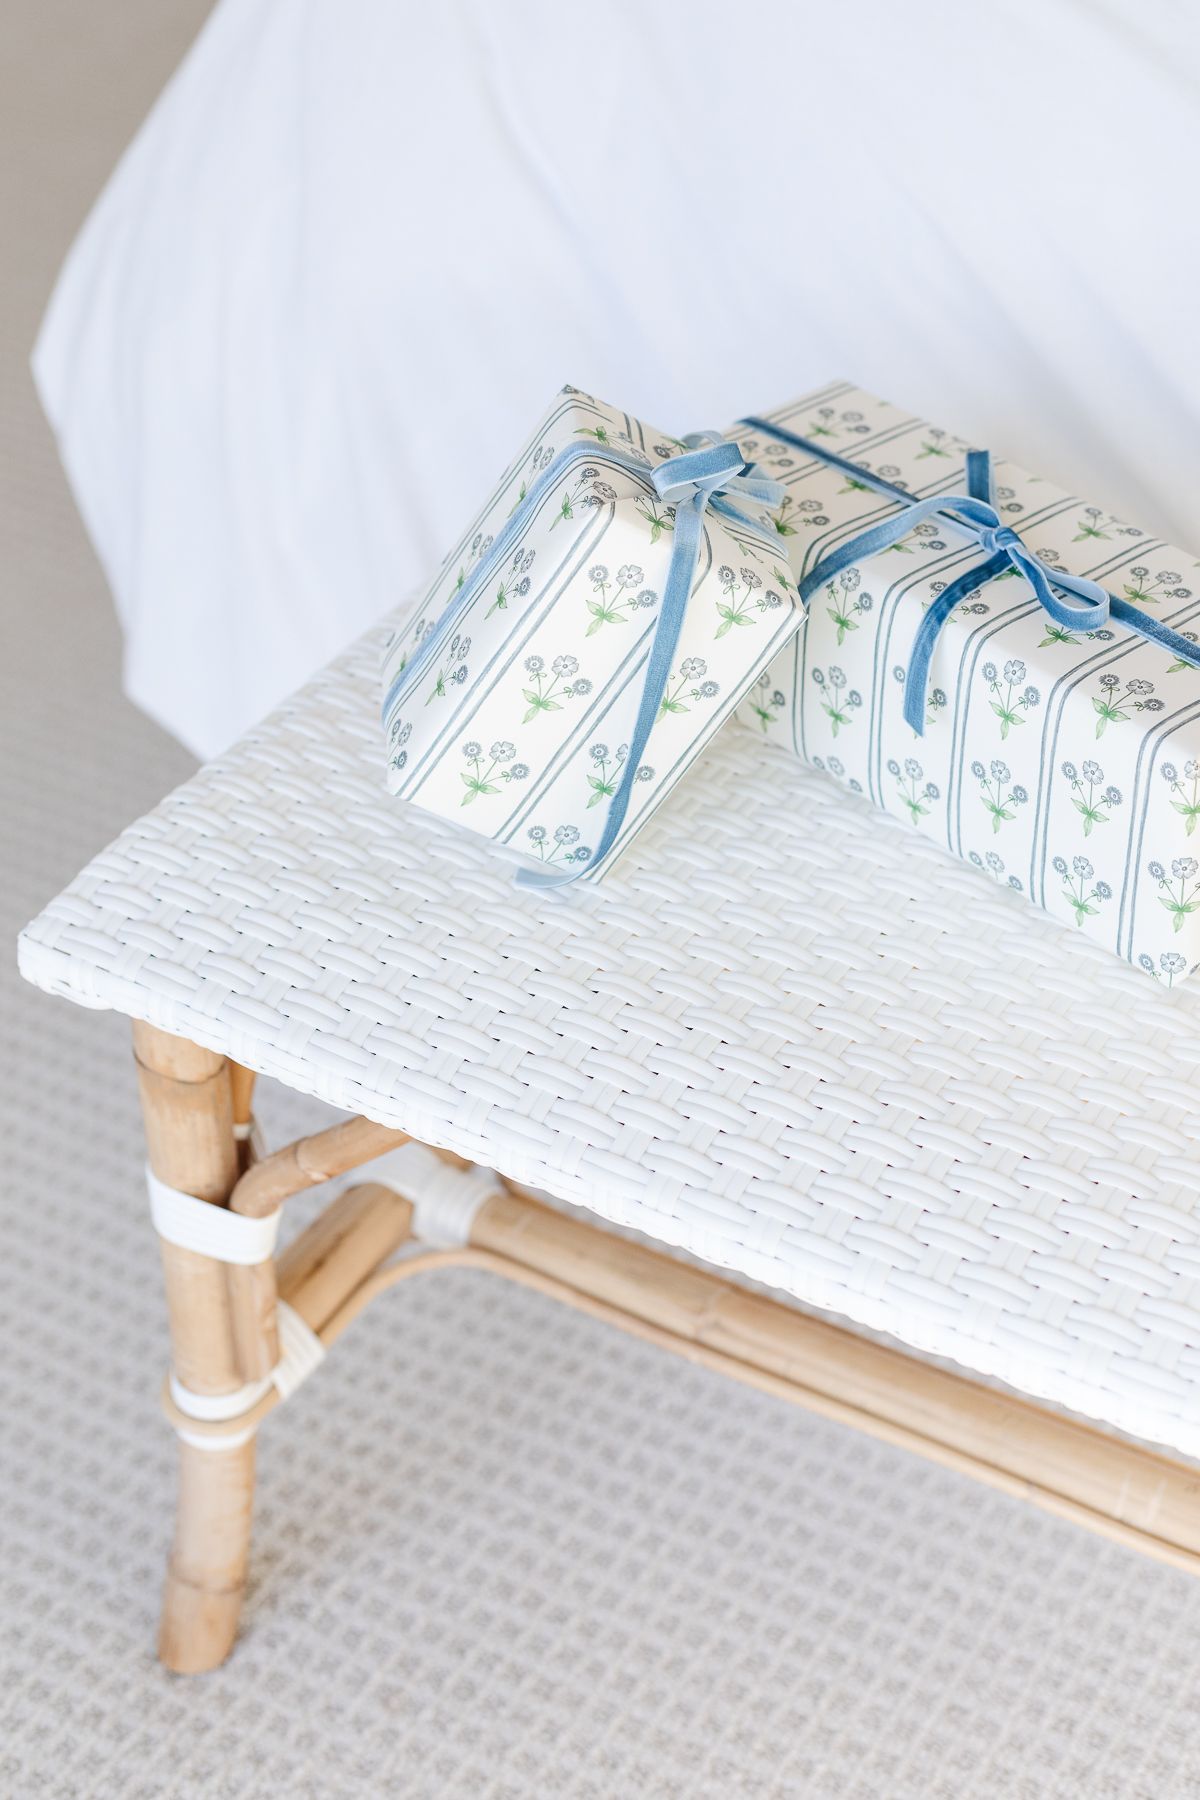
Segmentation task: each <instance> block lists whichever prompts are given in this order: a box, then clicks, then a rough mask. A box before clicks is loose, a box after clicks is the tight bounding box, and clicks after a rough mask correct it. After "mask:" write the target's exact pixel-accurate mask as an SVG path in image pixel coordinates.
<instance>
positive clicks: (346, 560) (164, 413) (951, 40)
mask: <svg viewBox="0 0 1200 1800" xmlns="http://www.w3.org/2000/svg"><path fill="white" fill-rule="evenodd" d="M1198 19H1200V14H1198V13H1197V10H1196V9H1195V8H1194V7H1191V6H1190V5H1188V4H1186V3H1181V4H1178V5H1175V4H1171V3H1170V0H1136V4H1135V3H1134V0H1120V3H1114V4H1110V5H1107V6H1105V5H1100V4H1090V5H1089V4H1079V3H1076V0H992V4H991V5H989V6H988V7H986V8H985V7H981V6H980V7H967V6H963V5H962V4H961V0H957V3H953V0H904V3H903V4H896V0H856V3H855V4H854V5H843V6H835V5H828V4H810V3H808V0H800V3H798V0H738V4H737V5H730V4H728V3H725V4H722V3H719V0H688V3H685V0H657V3H656V4H655V5H652V6H647V5H645V4H644V0H605V4H603V5H600V6H593V7H588V8H576V7H566V6H563V5H562V4H560V3H559V0H541V3H538V0H505V4H504V5H503V6H498V5H496V4H494V3H493V4H488V3H487V0H440V3H439V4H436V5H434V4H425V5H416V4H413V3H412V0H404V3H397V0H223V3H222V4H221V5H219V6H218V7H217V9H216V11H215V13H214V14H213V16H212V18H211V20H210V22H209V24H208V26H207V27H206V29H205V31H204V32H203V33H202V35H201V37H200V40H199V41H198V43H197V44H196V46H195V47H194V49H193V50H192V52H191V53H190V55H189V56H188V58H187V60H186V61H185V63H184V65H183V66H182V68H181V69H180V70H179V72H178V73H177V75H176V76H175V78H174V79H173V81H172V82H171V84H170V85H169V87H168V89H167V90H166V92H165V93H164V95H163V96H162V98H161V99H160V101H159V103H158V105H157V106H156V108H155V110H154V112H153V113H152V115H151V117H150V118H149V119H148V120H147V122H146V124H145V125H144V126H143V128H142V130H141V132H140V133H139V134H138V136H137V138H136V139H135V141H134V143H133V145H132V146H131V148H130V150H129V151H128V152H127V154H126V156H125V158H124V159H123V161H122V162H121V164H120V166H119V167H118V169H117V171H116V173H115V174H114V176H113V177H112V179H111V181H110V182H109V185H108V187H107V189H106V190H105V192H104V194H103V195H102V197H101V199H100V201H99V202H98V204H97V206H96V208H95V210H94V211H93V213H92V215H91V217H90V219H89V220H88V222H87V224H86V226H85V227H84V229H83V231H82V233H81V234H80V237H79V239H78V241H77V242H76V244H75V246H74V248H73V249H72V251H71V254H70V256H69V258H68V260H67V264H66V266H65V268H64V271H63V274H62V277H61V279H60V282H59V285H58V288H57V290H56V292H55V295H54V298H53V301H52V303H51V306H50V309H49V312H48V314H47V318H46V321H45V324H44V327H43V331H42V335H41V338H40V340H39V343H38V347H37V351H36V355H35V368H36V373H37V378H38V381H39V385H40V388H41V392H42V396H43V399H44V402H45V405H46V408H47V411H48V412H49V414H50V417H51V419H52V421H53V423H54V425H55V427H56V430H57V432H58V435H59V440H60V445H61V448H62V453H63V457H64V460H65V463H66V466H67V469H68V472H69V475H70V477H71V480H72V483H73V486H74V488H75V492H76V495H77V498H78V500H79V504H80V506H81V509H82V511H83V513H84V516H85V518H86V521H87V523H88V526H89V529H90V531H91V533H92V536H93V538H94V540H95V543H96V546H97V549H98V551H99V553H100V556H101V558H102V561H103V563H104V566H105V568H106V570H107V573H108V576H109V579H110V582H111V585H112V588H113V592H114V594H115V596H116V601H117V605H118V608H119V610H120V614H121V618H122V621H123V624H124V628H125V633H126V646H127V654H126V681H127V687H128V691H129V692H130V694H131V695H132V696H133V698H134V699H136V700H137V701H138V702H139V703H140V704H141V705H142V706H144V707H145V708H146V710H147V711H149V712H150V713H152V714H153V715H154V716H155V717H156V718H158V719H159V720H160V721H162V723H164V724H165V725H167V726H168V727H169V728H170V729H171V730H172V731H174V732H175V733H176V734H177V735H178V736H179V737H181V738H182V739H183V740H184V742H186V743H187V744H188V745H190V746H191V747H192V748H193V749H194V750H196V751H197V752H199V753H200V754H204V755H207V754H211V753H213V752H215V751H217V750H219V749H220V748H222V747H223V746H224V745H225V744H226V743H227V742H228V741H229V740H230V739H231V738H232V737H234V736H235V735H236V734H237V733H238V732H239V731H241V730H242V729H243V728H244V727H245V726H247V725H248V724H250V723H251V722H252V721H253V720H254V719H255V718H256V717H257V716H259V715H260V714H261V713H262V712H263V711H264V710H265V708H266V707H267V706H268V705H270V704H271V703H272V702H273V701H274V700H276V699H277V698H279V697H280V696H282V695H283V694H284V693H286V692H287V691H288V690H290V689H291V688H292V687H294V686H295V685H296V684H297V682H299V681H300V680H301V679H302V678H303V677H304V676H305V675H306V674H307V673H309V671H311V670H312V669H313V668H314V667H315V666H317V665H318V664H320V663H321V662H322V661H324V660H325V659H326V658H327V657H328V656H329V655H330V654H332V653H333V652H334V651H335V650H336V649H337V648H339V647H340V646H341V645H342V644H343V643H344V642H345V641H346V640H347V639H348V638H350V637H351V636H353V635H354V633H355V632H357V631H358V630H359V628H360V627H361V626H363V625H365V624H366V623H367V622H369V621H370V620H372V619H373V618H374V617H376V616H377V615H378V614H379V613H381V612H382V611H383V610H384V609H385V608H386V607H388V606H390V605H393V604H394V603H395V601H396V599H397V597H398V596H400V595H402V594H403V593H404V592H405V591H406V589H408V588H409V587H411V586H412V585H413V584H414V582H416V581H417V580H418V579H419V578H420V577H421V576H422V574H423V573H425V571H426V570H428V569H429V567H430V566H431V565H432V564H434V563H435V562H436V561H437V560H439V559H440V557H441V555H442V553H443V550H444V549H445V547H446V545H447V544H448V543H449V542H450V540H451V539H452V538H453V537H454V535H455V532H456V530H457V529H458V528H459V527H460V526H461V524H462V521H463V519H464V518H465V517H466V516H467V515H468V514H469V512H470V511H471V509H472V507H473V506H474V505H475V504H476V502H477V501H478V499H479V498H480V496H481V494H482V493H483V491H484V489H485V487H486V485H487V484H488V482H489V481H490V480H491V478H492V477H493V476H494V475H495V474H496V472H497V470H498V469H499V467H500V466H501V465H502V464H503V463H504V462H505V461H506V460H507V458H508V456H509V455H510V453H511V451H512V449H513V447H514V445H515V444H516V443H517V441H518V440H519V439H520V437H521V436H522V434H523V433H524V432H525V431H526V430H527V429H528V427H529V425H530V424H531V422H532V420H533V419H534V418H535V417H536V416H537V414H538V413H539V411H540V410H541V409H542V408H543V407H544V405H545V403H546V401H547V400H548V398H549V396H550V395H551V394H552V393H553V392H554V391H555V390H556V389H557V388H558V387H559V386H561V384H562V383H563V382H564V381H571V382H574V383H575V384H576V385H578V386H580V387H583V388H585V389H588V390H590V391H594V392H596V393H597V394H599V395H601V396H603V397H604V398H606V399H609V400H612V401H614V402H616V403H617V404H619V405H621V406H623V407H628V408H630V409H631V410H632V411H634V412H636V413H638V414H639V415H641V416H643V417H645V418H648V419H651V420H656V421H658V422H659V423H660V424H661V425H663V426H664V428H667V429H670V430H673V431H677V432H682V431H685V430H689V429H693V428H696V427H700V426H708V425H712V424H714V423H717V422H720V421H722V420H725V419H728V418H732V417H735V416H737V415H738V414H739V413H740V412H743V411H747V410H754V409H761V408H763V407H766V406H768V405H770V404H772V403H773V402H774V403H777V402H779V401H780V400H783V399H786V398H787V397H788V396H789V395H791V394H793V393H798V392H803V391H804V390H805V389H806V388H811V387H815V386H817V385H818V384H819V383H821V382H822V381H824V380H826V379H828V378H829V377H830V376H832V375H837V374H842V375H846V376H848V377H850V378H852V379H854V380H856V381H859V382H861V383H864V384H865V385H866V386H868V387H870V388H873V389H875V390H877V391H879V392H881V393H883V394H885V395H886V396H888V397H889V398H890V399H893V400H895V401H897V402H898V403H899V404H901V405H902V406H905V407H910V408H912V409H913V410H914V411H917V412H920V413H922V414H924V415H925V416H928V417H932V418H935V419H938V420H940V421H941V422H943V423H944V424H946V425H947V426H949V427H951V428H953V429H955V430H957V431H959V432H962V433H963V434H965V435H969V436H971V437H972V438H973V439H974V440H975V441H977V442H980V443H987V444H990V445H992V446H993V447H995V448H996V449H997V450H998V451H1001V452H1003V453H1005V454H1009V455H1012V456H1014V457H1015V458H1017V459H1018V460H1019V461H1021V462H1023V463H1025V464H1026V465H1027V466H1031V467H1033V468H1035V469H1039V470H1041V471H1043V472H1044V473H1045V474H1046V475H1047V476H1048V477H1053V478H1054V479H1055V480H1057V481H1059V482H1061V483H1062V484H1063V485H1065V486H1066V487H1068V488H1070V489H1072V490H1073V491H1075V492H1081V493H1084V494H1087V495H1089V496H1090V497H1092V498H1094V499H1095V500H1096V501H1097V502H1098V503H1100V504H1103V505H1106V506H1109V507H1111V508H1113V509H1114V510H1116V511H1118V512H1121V513H1123V514H1124V515H1125V516H1127V517H1130V518H1134V519H1136V520H1137V522H1138V523H1139V524H1142V525H1144V526H1147V527H1149V528H1150V529H1152V530H1155V531H1158V532H1161V533H1162V534H1163V535H1165V536H1167V537H1169V538H1172V539H1174V540H1175V541H1177V542H1182V543H1184V544H1192V545H1196V546H1197V547H1198V548H1200V355H1198V353H1197V345H1196V336H1197V312H1198V309H1197V295H1198V294H1200V243H1198V239H1200V230H1198V225H1197V209H1196V203H1195V199H1194V195H1195V189H1196V179H1197V175H1198V174H1200V22H1198Z"/></svg>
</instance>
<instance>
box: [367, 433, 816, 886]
mask: <svg viewBox="0 0 1200 1800" xmlns="http://www.w3.org/2000/svg"><path fill="white" fill-rule="evenodd" d="M680 441H681V442H682V443H683V444H685V445H686V446H687V448H686V449H685V450H684V451H683V452H681V454H680V455H678V456H672V457H668V458H667V460H666V461H665V462H662V463H659V465H658V466H657V468H655V469H654V470H653V471H652V472H651V471H648V470H647V468H646V465H645V463H644V462H640V461H637V460H636V459H635V458H633V457H631V456H624V455H623V454H622V453H621V452H620V451H619V450H617V449H615V448H614V447H613V446H612V445H606V446H605V448H604V449H603V451H598V450H597V447H596V445H595V444H573V445H571V446H569V447H568V448H567V449H566V450H563V451H561V452H560V453H559V455H558V456H556V457H555V458H554V461H553V462H552V463H551V464H550V465H549V467H548V468H547V469H545V470H543V472H542V474H541V475H540V476H539V477H538V479H537V481H536V482H535V483H534V486H533V487H532V488H531V490H530V492H529V493H528V494H527V496H526V498H525V500H524V501H523V502H522V504H521V505H520V506H518V508H517V510H516V512H515V513H514V514H513V516H512V517H511V518H510V519H509V520H508V522H507V524H506V525H505V527H504V529H503V531H501V532H500V534H499V535H498V537H497V538H496V541H495V543H494V544H493V545H492V547H491V549H490V551H489V552H488V555H487V557H486V558H485V559H484V561H483V562H482V563H480V564H477V565H476V568H475V570H474V571H473V573H472V575H471V577H470V579H469V580H468V581H467V582H466V583H464V585H463V587H461V588H460V589H459V591H458V593H457V594H455V595H454V597H453V599H452V600H451V601H450V603H449V605H448V606H447V607H446V609H445V611H444V612H443V613H442V615H441V617H440V618H439V619H438V621H437V623H436V625H435V626H434V627H433V629H432V631H430V632H429V633H427V635H426V636H425V637H424V638H423V639H422V640H421V643H420V645H419V646H418V648H417V649H416V651H415V652H414V653H413V656H412V657H411V659H410V660H409V662H408V663H407V664H406V665H405V667H404V668H403V669H402V670H401V671H400V674H399V675H398V676H397V678H396V680H395V681H394V682H393V683H392V686H391V689H390V690H389V692H388V694H387V697H386V698H385V700H384V705H383V713H384V717H385V719H386V718H387V717H388V716H389V715H390V714H391V712H392V710H393V708H394V707H395V706H396V704H397V702H398V701H399V700H400V699H402V698H403V696H404V695H405V694H406V693H409V692H411V690H412V688H413V687H414V686H415V684H416V682H417V681H418V679H419V677H420V676H421V674H422V672H423V671H424V670H425V669H426V668H427V667H428V666H429V664H430V662H431V661H432V660H433V658H434V657H435V656H437V655H438V654H439V653H440V651H441V649H442V647H443V645H444V644H445V643H446V641H447V639H448V638H449V636H450V634H451V632H452V631H453V629H454V627H455V625H456V624H457V623H458V621H459V619H460V618H461V617H462V615H463V614H464V613H465V611H466V610H467V608H468V607H469V606H470V604H471V603H472V601H473V600H474V599H475V596H476V595H477V594H478V592H479V590H480V588H481V586H482V585H483V584H484V583H485V582H487V581H490V579H491V576H492V573H493V572H494V571H495V570H496V569H497V568H499V567H500V566H501V565H502V563H503V562H504V561H505V560H506V558H507V557H508V555H509V553H510V552H511V549H512V547H513V544H514V542H515V541H516V539H517V538H518V537H519V536H520V535H521V533H522V532H523V530H524V529H525V524H526V521H527V520H528V517H529V514H530V512H531V511H532V510H533V509H534V507H536V506H537V505H538V504H539V502H540V501H541V499H542V497H543V496H544V494H545V492H546V490H547V489H548V488H550V487H552V486H554V485H555V484H556V483H557V482H559V481H560V480H561V479H562V475H563V470H564V468H565V467H566V466H568V465H569V464H571V463H573V462H577V461H581V460H584V459H587V460H589V461H594V462H601V461H602V462H607V463H611V464H616V465H617V466H618V467H619V468H622V469H625V470H627V471H628V472H629V473H631V474H636V475H638V476H640V477H641V478H642V479H643V480H645V479H646V477H647V475H648V474H649V478H650V480H651V481H652V482H653V485H654V488H655V491H656V492H657V494H658V496H659V498H660V499H661V500H663V501H665V502H666V503H667V504H668V505H669V506H673V507H674V509H675V526H674V534H673V540H672V545H671V562H670V566H669V568H668V571H667V579H666V583H665V586H664V588H663V594H662V599H661V601H660V603H659V609H658V618H657V619H656V621H655V625H654V633H653V636H652V638H651V641H650V652H649V655H648V657H647V659H646V663H645V666H644V670H643V675H642V691H641V696H640V698H639V700H638V710H637V717H636V719H635V720H634V724H633V729H632V731H631V732H630V735H629V748H628V751H627V752H626V756H625V762H624V765H623V768H622V772H621V779H620V781H619V782H618V783H617V786H616V788H615V790H614V791H613V794H612V796H611V798H610V799H609V803H608V812H607V815H606V817H605V821H604V829H603V831H602V832H601V834H600V840H599V842H598V843H597V845H596V847H595V849H594V850H593V852H592V854H591V857H590V858H589V859H588V861H587V862H586V863H584V864H581V865H580V866H579V867H578V868H575V869H569V870H568V869H519V870H518V871H517V877H516V879H517V882H518V884H519V885H520V886H522V887H539V888H547V887H564V886H566V885H567V884H568V883H569V882H572V881H578V880H579V879H580V877H581V876H583V875H589V874H592V873H594V872H595V871H596V870H597V869H598V868H599V865H600V864H601V863H602V862H603V860H604V858H605V857H606V856H607V855H608V853H609V851H610V850H611V849H612V847H613V844H614V843H615V842H616V839H617V836H618V834H619V832H620V830H621V827H622V825H623V824H624V823H625V817H626V814H627V813H628V811H629V802H630V798H631V796H632V793H633V784H634V782H635V781H636V780H637V771H638V765H639V764H640V762H641V759H642V755H643V753H644V751H645V748H646V744H647V741H648V739H649V737H650V732H651V729H652V727H653V725H654V721H655V719H656V718H657V716H658V709H659V707H660V705H661V704H662V698H663V695H664V693H665V692H666V688H667V681H668V679H669V678H670V674H671V665H672V663H673V661H674V658H675V650H676V647H677V645H678V643H679V634H680V631H681V630H682V628H683V621H684V617H685V614H686V612H687V604H688V600H689V598H690V596H691V591H692V582H693V580H694V579H695V574H696V565H697V563H698V562H699V559H700V549H701V546H702V544H703V542H704V514H705V512H706V511H712V512H714V513H718V514H720V515H721V516H722V517H723V518H725V519H727V520H729V521H730V522H731V523H733V524H736V525H737V526H738V528H739V529H740V530H742V531H750V532H753V533H754V534H755V535H756V536H758V537H761V538H762V539H763V540H764V542H766V543H768V544H771V545H772V546H773V545H774V541H775V534H774V531H773V530H772V528H771V527H770V526H769V525H766V526H764V525H762V524H760V523H759V521H758V519H757V518H755V517H754V515H753V513H747V512H746V511H745V510H744V508H745V507H746V506H748V505H750V506H755V507H774V506H779V505H780V504H781V503H782V501H783V496H784V489H783V486H782V484H781V483H780V482H778V481H775V480H773V479H772V478H771V477H770V476H768V475H767V474H766V473H765V472H764V471H763V470H761V469H759V468H758V467H756V466H755V465H754V464H751V463H748V462H746V460H745V458H744V457H743V456H742V453H741V451H740V450H739V449H738V447H737V445H736V444H734V443H730V442H729V441H728V440H727V439H725V438H723V437H721V436H720V435H719V434H718V433H716V432H711V431H696V432H692V433H691V434H690V435H689V436H688V437H685V438H683V439H681V440H680Z"/></svg>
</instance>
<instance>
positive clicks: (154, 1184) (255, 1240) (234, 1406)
mask: <svg viewBox="0 0 1200 1800" xmlns="http://www.w3.org/2000/svg"><path fill="white" fill-rule="evenodd" d="M146 1185H147V1187H148V1188H149V1190H150V1216H151V1219H152V1220H153V1222H154V1229H155V1231H156V1232H157V1233H158V1235H159V1237H160V1238H163V1239H164V1240H165V1241H166V1242H167V1243H169V1244H178V1245H179V1246H180V1248H181V1249H184V1250H192V1251H194V1252H195V1253H196V1254H197V1255H198V1256H211V1257H212V1258H213V1260H214V1261H215V1262H223V1263H239V1264H242V1265H250V1264H255V1263H264V1262H268V1261H269V1260H270V1258H271V1257H272V1256H273V1255H274V1252H275V1244H276V1240H277V1239H278V1237H279V1220H280V1216H281V1213H282V1208H277V1209H276V1210H275V1211H274V1212H273V1213H270V1214H268V1216H267V1217H266V1218H265V1219H251V1218H247V1217H246V1216H245V1215H244V1214H242V1213H234V1212H230V1211H229V1208H228V1207H226V1206H216V1205H214V1204H213V1203H212V1201H210V1200H200V1199H198V1198H197V1197H196V1195H195V1194H185V1193H183V1192H182V1190H181V1189H179V1188H173V1187H170V1186H168V1184H167V1183H166V1182H165V1181H160V1180H159V1178H158V1176H157V1175H155V1173H154V1171H153V1170H152V1169H150V1168H149V1167H147V1170H146ZM275 1318H276V1324H277V1326H278V1329H279V1345H280V1357H279V1361H278V1362H277V1363H276V1365H275V1367H274V1368H273V1369H272V1370H271V1373H270V1374H269V1375H267V1376H264V1378H263V1379H262V1380H261V1381H251V1382H247V1384H246V1385H245V1386H244V1387H240V1388H235V1389H234V1390H233V1391H232V1392H231V1393H226V1394H196V1393H193V1392H192V1390H191V1388H187V1387H184V1385H183V1383H182V1382H181V1381H180V1380H179V1378H178V1376H176V1375H175V1374H174V1373H172V1374H171V1377H170V1389H171V1398H172V1400H173V1401H174V1402H175V1405H176V1406H177V1407H178V1408H179V1411H180V1412H181V1413H186V1414H187V1416H188V1417H189V1418H191V1419H196V1420H203V1421H205V1422H206V1423H213V1422H215V1421H217V1420H221V1419H236V1418H237V1417H238V1416H239V1415H240V1414H241V1413H244V1412H248V1411H249V1409H250V1407H252V1406H254V1405H255V1404H256V1403H257V1402H258V1401H259V1400H261V1399H262V1397H263V1395H264V1394H265V1393H267V1391H268V1390H269V1389H270V1388H272V1387H275V1388H278V1390H279V1397H280V1399H281V1400H286V1399H288V1398H289V1396H290V1395H292V1394H294V1393H295V1391H296V1389H297V1388H298V1387H299V1386H300V1384H301V1382H303V1381H306V1380H307V1379H308V1377H309V1376H310V1375H311V1374H312V1372H313V1370H314V1369H315V1368H316V1367H317V1366H318V1364H319V1363H321V1362H322V1361H323V1360H324V1357H325V1346H324V1344H323V1343H322V1342H321V1340H320V1338H319V1337H318V1336H317V1334H316V1332H315V1331H313V1330H312V1328H311V1327H310V1326H309V1325H308V1324H307V1323H306V1321H305V1320H304V1319H302V1318H301V1317H300V1314H299V1313H298V1312H296V1311H295V1310H294V1308H293V1307H290V1306H289V1305H288V1303H287V1301H286V1300H276V1302H275ZM254 1431H255V1427H253V1426H251V1427H250V1429H249V1430H247V1431H244V1432H240V1433H238V1432H231V1433H229V1434H228V1435H222V1436H213V1437H206V1436H203V1435H202V1434H201V1433H200V1432H188V1431H180V1432H179V1433H178V1435H179V1436H180V1437H181V1438H182V1439H183V1441H184V1443H186V1444H193V1445H194V1446H195V1447H196V1448H197V1449H198V1450H231V1449H233V1448H234V1447H235V1446H236V1445H238V1444H244V1443H246V1442H247V1441H248V1439H250V1438H252V1437H253V1436H254Z"/></svg>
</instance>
